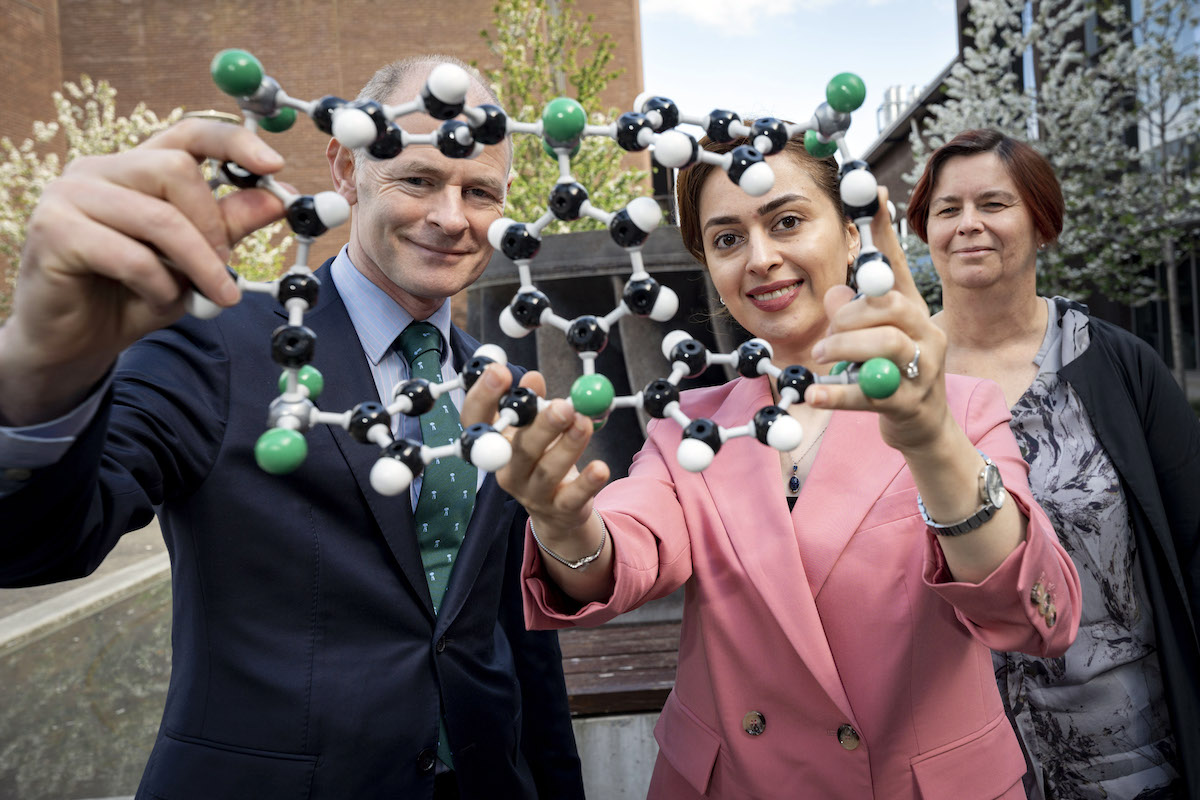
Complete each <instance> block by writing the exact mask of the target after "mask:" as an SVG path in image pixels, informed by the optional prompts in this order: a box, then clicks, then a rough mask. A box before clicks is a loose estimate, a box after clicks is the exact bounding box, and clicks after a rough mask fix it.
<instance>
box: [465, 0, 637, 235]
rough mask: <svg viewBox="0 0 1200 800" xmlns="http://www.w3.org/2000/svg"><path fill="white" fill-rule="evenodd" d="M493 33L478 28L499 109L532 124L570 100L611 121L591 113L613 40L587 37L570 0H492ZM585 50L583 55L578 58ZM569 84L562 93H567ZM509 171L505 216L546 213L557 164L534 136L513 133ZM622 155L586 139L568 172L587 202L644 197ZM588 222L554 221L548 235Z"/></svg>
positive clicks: (596, 119) (611, 113) (612, 114)
mask: <svg viewBox="0 0 1200 800" xmlns="http://www.w3.org/2000/svg"><path fill="white" fill-rule="evenodd" d="M492 13H493V15H494V18H493V25H494V26H495V32H494V33H492V32H489V31H486V30H485V31H481V32H480V35H481V36H482V37H483V39H484V41H485V42H487V46H488V48H489V49H490V50H491V51H492V52H493V53H494V54H496V55H497V56H498V57H499V59H500V66H499V68H497V69H494V70H487V71H485V73H484V76H485V77H486V78H487V79H488V81H490V82H491V84H492V86H493V88H494V89H495V91H496V94H497V96H498V97H499V99H500V103H501V105H503V107H504V109H505V111H506V112H507V113H508V114H509V115H510V116H512V117H514V118H516V119H521V120H527V121H528V120H535V119H538V118H539V117H540V116H541V114H542V109H543V108H544V107H545V105H546V103H548V102H549V101H550V100H552V99H554V98H555V97H559V96H564V95H567V96H573V97H574V98H575V99H576V100H578V101H579V103H580V105H582V106H583V107H584V109H586V110H587V111H588V112H589V115H590V119H589V120H588V122H589V123H590V124H593V125H602V124H607V123H609V122H611V121H612V120H613V119H615V118H616V116H617V114H618V112H617V111H616V110H615V109H611V108H610V109H606V110H604V111H603V112H601V111H599V110H598V106H599V105H600V102H601V101H600V93H601V92H603V91H604V88H605V87H606V86H608V84H609V82H610V81H612V80H613V79H614V78H616V77H617V76H618V75H620V70H611V69H609V64H610V63H611V62H612V59H613V43H612V39H611V37H609V36H608V34H604V35H603V36H600V37H599V38H597V37H595V36H593V34H592V17H591V16H588V17H587V18H586V19H584V20H580V19H578V18H577V16H576V14H575V13H574V3H573V2H572V1H571V0H499V1H498V2H497V3H496V5H495V6H493V7H492ZM585 52H590V55H587V56H585V55H583V54H584V53H585ZM568 87H569V88H568ZM512 142H513V170H514V172H515V173H516V179H515V180H514V181H513V184H512V190H511V191H510V193H509V195H508V204H507V208H506V209H505V212H504V213H505V215H506V216H509V217H511V218H513V219H515V220H518V221H527V220H528V221H532V220H535V219H537V218H538V217H540V216H541V215H542V214H543V213H544V212H545V210H546V199H547V192H548V190H549V188H550V187H551V186H553V185H554V182H555V181H556V180H557V179H558V165H557V162H556V161H555V160H554V159H552V158H550V157H549V156H547V155H546V153H545V151H544V150H543V149H542V143H541V141H540V140H539V139H538V138H537V137H535V136H526V135H516V136H513V137H512ZM624 156H625V151H624V150H622V149H621V148H620V147H619V146H618V145H617V143H616V142H614V141H613V140H611V139H609V138H606V137H588V138H587V139H586V140H585V141H584V142H583V144H582V146H581V147H580V149H579V153H578V154H577V155H576V156H575V157H574V158H572V159H571V173H572V175H573V176H574V177H575V179H576V180H577V181H579V183H581V184H583V186H584V188H586V189H587V191H588V194H589V196H590V199H591V201H592V202H593V203H594V204H595V205H597V206H599V207H601V208H605V209H608V210H614V209H616V208H621V207H623V206H625V204H626V203H628V202H629V200H631V199H632V198H633V197H635V196H637V195H640V194H643V193H644V189H645V184H646V172H645V171H644V170H636V169H629V168H628V167H627V166H624V165H623V164H622V161H623V159H624ZM599 225H600V223H599V222H596V221H595V220H590V219H582V220H579V221H577V222H572V223H566V222H561V221H558V220H555V221H554V222H553V223H552V224H550V225H548V226H547V227H546V232H547V233H556V232H563V231H567V230H585V229H587V228H595V227H599Z"/></svg>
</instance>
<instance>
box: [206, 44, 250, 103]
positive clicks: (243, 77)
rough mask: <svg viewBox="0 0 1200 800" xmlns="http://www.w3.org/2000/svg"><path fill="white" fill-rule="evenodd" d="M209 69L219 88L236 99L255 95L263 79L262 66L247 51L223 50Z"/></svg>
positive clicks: (214, 58)
mask: <svg viewBox="0 0 1200 800" xmlns="http://www.w3.org/2000/svg"><path fill="white" fill-rule="evenodd" d="M208 69H209V71H210V72H211V73H212V79H213V83H215V84H217V88H218V89H220V90H221V91H222V92H224V93H225V94H229V95H233V96H234V97H247V96H249V95H252V94H254V93H255V92H256V91H258V87H259V84H261V83H262V79H263V68H262V64H261V63H259V60H258V59H257V58H255V57H254V56H253V55H251V54H250V53H247V52H246V51H245V50H222V51H221V52H219V53H217V54H216V55H215V56H213V60H212V64H210V65H209V68H208Z"/></svg>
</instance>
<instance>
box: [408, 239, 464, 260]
mask: <svg viewBox="0 0 1200 800" xmlns="http://www.w3.org/2000/svg"><path fill="white" fill-rule="evenodd" d="M409 241H411V242H412V243H413V244H415V245H416V246H417V247H419V248H421V249H422V250H428V251H429V252H431V253H437V254H439V255H443V256H465V255H468V254H469V253H470V251H469V250H455V249H450V248H446V247H438V246H436V245H432V244H425V243H424V242H418V241H415V240H412V239H410V240H409Z"/></svg>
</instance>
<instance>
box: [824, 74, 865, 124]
mask: <svg viewBox="0 0 1200 800" xmlns="http://www.w3.org/2000/svg"><path fill="white" fill-rule="evenodd" d="M825 99H826V100H827V101H829V106H830V108H832V109H833V110H834V111H841V112H842V113H844V114H849V113H850V112H851V111H854V110H855V109H857V108H858V107H859V106H861V105H862V104H863V101H864V100H866V99H867V86H866V84H864V83H863V80H862V78H860V77H858V76H857V75H855V74H854V73H853V72H843V73H842V74H840V75H834V76H833V80H831V81H830V82H829V85H828V86H826V87H825Z"/></svg>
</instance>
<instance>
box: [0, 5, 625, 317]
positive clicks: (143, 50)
mask: <svg viewBox="0 0 1200 800" xmlns="http://www.w3.org/2000/svg"><path fill="white" fill-rule="evenodd" d="M492 1H493V0H442V2H440V3H438V4H437V6H436V7H437V11H436V13H414V11H413V6H412V4H409V3H397V2H393V1H392V0H320V1H318V0H195V1H194V2H189V3H180V2H178V1H177V0H106V2H95V1H94V0H57V2H55V1H54V0H0V14H2V16H0V19H2V20H3V22H4V29H5V31H6V38H7V39H9V42H7V44H9V46H8V47H6V48H4V49H3V50H2V51H0V53H2V54H0V59H3V61H2V62H0V64H2V65H3V67H4V69H3V72H2V73H0V90H3V96H4V97H6V98H8V100H7V102H6V103H4V104H0V135H8V136H10V137H15V138H20V139H23V138H25V137H27V136H28V135H29V130H30V126H31V124H32V122H33V120H36V119H50V118H51V116H52V108H51V106H50V101H49V95H50V93H51V92H52V91H53V90H54V89H56V88H57V87H58V86H59V85H61V82H62V81H63V80H64V79H66V80H78V78H79V75H80V74H81V73H87V74H88V75H90V76H91V77H92V78H95V79H97V80H99V79H106V80H108V81H109V82H110V83H111V84H112V85H113V86H114V87H115V88H116V89H117V93H118V94H117V104H118V113H121V114H127V113H128V112H129V111H130V110H131V109H132V108H133V106H134V105H135V104H136V103H137V102H139V101H142V102H145V103H146V104H147V106H148V107H149V108H150V109H152V110H154V111H155V112H157V113H159V114H165V113H166V112H168V111H170V110H171V109H172V108H175V107H176V106H182V107H183V108H184V109H185V110H186V111H202V110H207V109H216V110H219V111H226V112H236V111H237V107H236V104H235V103H234V102H233V101H232V99H230V98H228V97H226V96H225V95H224V94H222V93H221V92H220V91H219V90H218V89H217V88H216V87H215V86H214V85H213V83H212V79H211V78H210V77H209V72H208V65H209V62H210V61H211V59H212V56H213V54H214V53H216V52H217V51H219V50H222V49H224V48H227V47H240V48H244V49H246V50H249V51H251V52H253V53H254V54H255V55H256V56H257V57H258V58H259V59H260V60H261V61H262V62H263V65H264V67H265V68H266V70H267V72H268V74H270V75H272V76H273V77H275V78H276V79H277V80H279V82H280V83H281V84H282V85H283V87H284V89H285V90H286V91H287V92H288V93H289V94H291V95H293V96H296V97H302V98H305V99H314V98H316V97H319V96H321V95H325V94H335V95H338V96H341V97H347V98H349V97H352V96H354V95H355V94H356V93H357V91H358V89H359V88H360V87H361V86H362V84H363V83H365V82H366V80H367V79H368V78H369V77H370V76H371V74H372V73H374V71H375V70H376V69H377V68H378V67H379V66H381V65H382V64H383V63H385V62H387V61H389V60H392V59H396V58H402V57H405V56H409V55H416V54H419V53H425V52H440V53H448V54H450V55H454V56H457V57H459V58H461V59H463V60H466V61H476V62H478V63H479V64H480V65H481V66H482V67H485V68H486V67H489V66H493V65H494V63H495V62H494V59H493V57H492V56H491V54H490V53H489V52H488V51H487V48H486V44H485V43H484V41H483V38H482V37H481V36H480V31H481V30H483V29H484V28H485V27H489V26H490V20H491V7H492ZM577 9H578V11H579V12H581V13H583V14H594V15H595V21H594V23H593V29H594V30H595V32H596V33H597V34H601V33H608V34H610V35H611V36H612V37H613V38H614V40H615V42H616V49H617V59H618V62H617V63H618V64H619V65H620V66H621V67H623V68H624V70H625V72H624V74H623V75H622V76H621V77H620V78H619V79H618V80H616V81H614V82H613V83H612V84H611V85H610V86H609V88H608V91H607V92H606V97H605V101H606V102H607V103H609V104H611V105H614V106H617V107H622V108H624V107H628V106H629V105H630V104H631V103H632V101H633V98H634V97H635V96H636V95H637V94H638V93H639V92H640V91H641V86H642V60H641V30H640V21H639V18H638V3H637V0H578V3H577ZM10 29H11V30H13V32H14V34H13V35H12V36H10V35H9V34H8V31H9V30H10ZM14 41H15V44H16V46H15V47H13V46H12V44H13V43H14ZM264 135H265V136H270V137H271V139H270V141H271V144H272V145H273V146H274V147H276V148H277V149H278V150H279V151H280V152H281V153H282V154H283V156H284V158H286V159H287V162H288V164H287V166H286V167H285V168H284V171H283V172H282V173H281V174H280V177H281V178H282V179H283V180H286V181H287V182H288V183H291V184H292V185H293V186H295V187H296V188H297V189H298V190H299V191H301V192H303V193H305V194H311V193H314V192H317V191H321V190H324V189H327V188H329V187H330V178H329V168H328V165H327V163H326V161H325V155H324V153H325V145H326V142H327V141H328V138H327V137H326V136H324V135H323V134H321V133H320V132H318V131H317V130H316V128H315V127H314V126H313V125H312V124H311V123H310V122H309V121H308V120H305V119H301V120H299V121H298V123H297V124H296V126H294V127H293V129H292V130H290V131H287V132H286V133H283V134H279V135H271V134H264ZM637 163H639V165H640V166H642V167H643V168H645V167H646V161H645V158H644V155H643V156H641V157H640V159H639V161H638V162H637ZM345 231H346V229H345V228H339V229H337V230H335V231H332V232H330V233H329V234H327V235H326V236H323V237H321V239H320V240H318V242H317V244H316V246H315V247H314V248H313V255H312V259H311V263H313V264H319V263H320V262H321V261H323V260H324V259H325V258H327V257H329V256H330V255H333V254H334V253H335V252H336V251H337V249H338V247H339V246H340V245H341V244H342V243H343V241H344V239H345V236H346V232H345ZM459 305H462V303H459ZM456 310H457V309H456Z"/></svg>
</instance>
